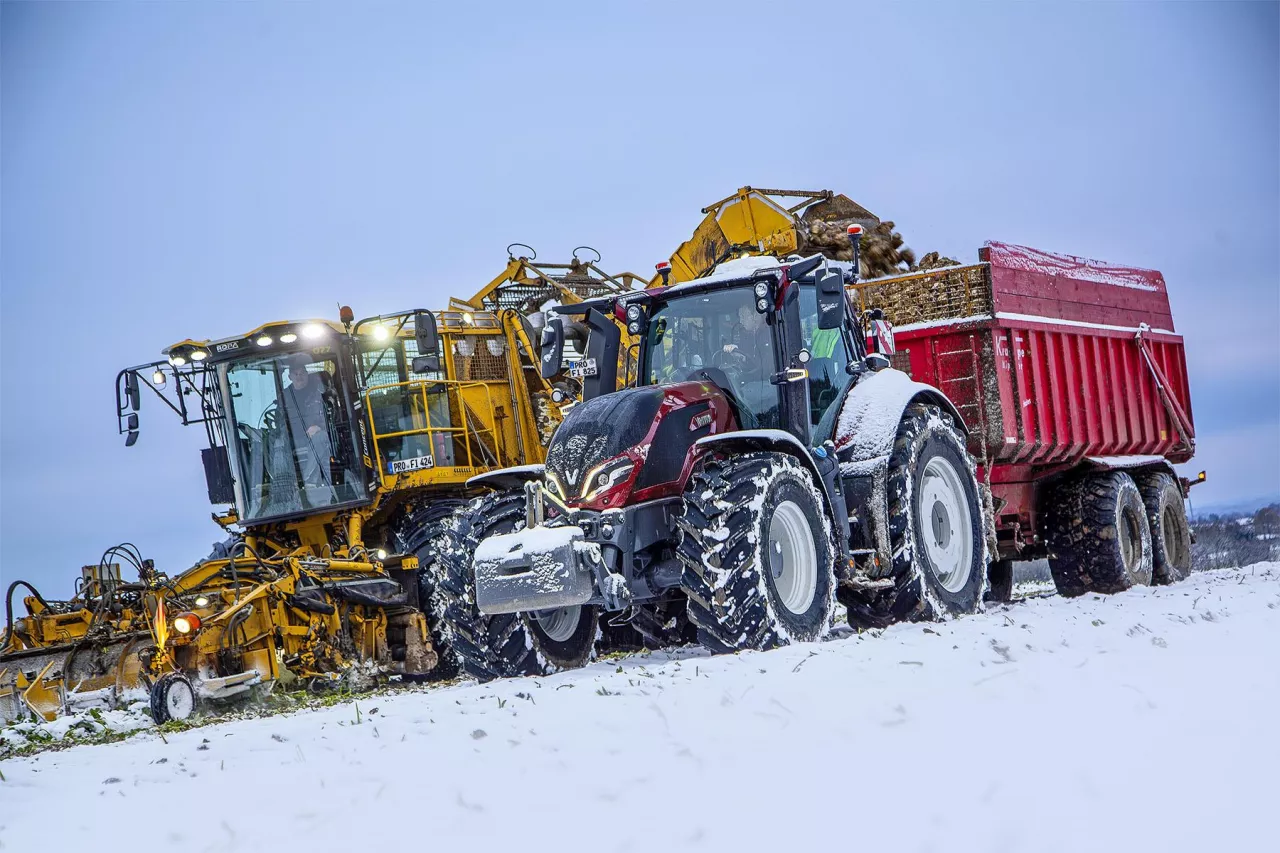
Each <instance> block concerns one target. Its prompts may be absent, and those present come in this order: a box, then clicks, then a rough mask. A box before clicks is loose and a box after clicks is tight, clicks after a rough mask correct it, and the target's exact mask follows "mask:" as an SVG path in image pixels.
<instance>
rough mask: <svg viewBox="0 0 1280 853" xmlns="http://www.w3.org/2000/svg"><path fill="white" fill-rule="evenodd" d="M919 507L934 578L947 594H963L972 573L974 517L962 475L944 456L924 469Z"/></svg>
mask: <svg viewBox="0 0 1280 853" xmlns="http://www.w3.org/2000/svg"><path fill="white" fill-rule="evenodd" d="M919 506H920V521H921V525H920V526H921V528H922V530H923V533H924V553H925V557H926V558H928V560H929V565H930V566H932V568H933V574H934V577H936V578H937V580H938V583H939V585H941V587H942V588H943V589H945V590H946V591H947V592H953V593H954V592H960V591H961V590H963V589H964V588H965V586H966V585H967V584H968V583H969V578H970V576H971V575H972V574H973V516H972V514H971V512H970V509H969V502H968V501H967V500H966V499H965V489H964V481H963V480H961V479H960V473H959V472H958V471H956V469H955V466H954V465H952V464H951V463H950V462H949V461H948V460H947V459H945V458H944V457H942V456H935V457H933V458H932V459H930V460H929V461H928V463H927V464H926V465H925V466H924V476H923V477H921V478H920V504H919Z"/></svg>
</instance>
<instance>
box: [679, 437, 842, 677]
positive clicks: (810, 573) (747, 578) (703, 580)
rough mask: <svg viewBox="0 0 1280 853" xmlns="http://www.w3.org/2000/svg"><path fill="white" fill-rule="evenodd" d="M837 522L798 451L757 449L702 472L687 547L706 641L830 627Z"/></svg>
mask: <svg viewBox="0 0 1280 853" xmlns="http://www.w3.org/2000/svg"><path fill="white" fill-rule="evenodd" d="M831 527H832V526H831V523H830V520H829V519H828V518H827V514H826V510H825V508H824V502H823V500H822V498H821V497H820V495H819V493H818V491H817V489H816V488H815V486H814V482H813V477H812V476H811V475H810V473H809V471H808V469H807V468H805V467H804V466H803V465H801V464H800V463H799V462H798V461H797V460H796V459H795V458H794V457H791V456H788V455H786V454H781V453H749V454H744V455H740V456H734V457H733V458H731V459H723V460H712V461H709V462H707V463H706V464H705V465H704V466H703V467H702V468H701V469H700V470H698V471H696V472H695V473H694V475H693V476H692V477H691V478H690V480H689V484H688V486H687V487H686V489H685V513H684V515H683V517H682V518H681V519H680V529H681V532H682V534H683V535H682V537H681V542H680V547H679V551H678V556H679V559H680V562H681V565H682V568H683V577H682V581H681V585H682V587H683V588H684V591H685V594H686V595H687V596H688V616H689V619H690V620H691V621H692V622H693V624H694V625H696V626H697V629H698V640H699V642H700V643H702V644H703V645H704V646H706V647H707V648H709V649H711V650H712V651H713V652H717V653H725V652H733V651H738V650H740V649H768V648H772V647H774V646H781V645H786V644H787V643H789V642H791V641H793V640H795V641H808V640H817V639H820V638H822V637H824V636H826V634H827V632H828V631H829V630H830V629H831V614H832V610H833V608H834V590H835V543H834V541H833V537H832V534H831ZM762 545H763V547H762Z"/></svg>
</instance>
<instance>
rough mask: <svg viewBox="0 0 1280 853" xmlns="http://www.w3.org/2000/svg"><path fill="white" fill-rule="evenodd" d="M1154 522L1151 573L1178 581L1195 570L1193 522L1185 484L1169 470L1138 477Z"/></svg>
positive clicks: (1160, 578) (1164, 580)
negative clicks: (1187, 502)
mask: <svg viewBox="0 0 1280 853" xmlns="http://www.w3.org/2000/svg"><path fill="white" fill-rule="evenodd" d="M1134 481H1135V482H1136V483H1137V484H1138V492H1139V493H1141V495H1142V503H1143V505H1144V506H1146V508H1147V523H1148V524H1149V525H1150V526H1151V576H1152V578H1153V579H1154V580H1155V582H1156V583H1165V584H1168V583H1177V582H1178V581H1181V580H1186V579H1187V577H1188V576H1189V575H1190V574H1191V524H1190V523H1189V522H1188V521H1187V505H1186V502H1185V501H1184V500H1183V495H1182V488H1181V487H1180V486H1179V485H1178V481H1177V480H1175V479H1174V478H1173V475H1171V474H1169V473H1168V472H1166V471H1153V472H1149V473H1146V474H1139V475H1138V476H1136V477H1135V478H1134Z"/></svg>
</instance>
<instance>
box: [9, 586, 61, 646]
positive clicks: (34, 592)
mask: <svg viewBox="0 0 1280 853" xmlns="http://www.w3.org/2000/svg"><path fill="white" fill-rule="evenodd" d="M19 586H25V587H26V588H27V589H29V590H31V594H32V595H34V596H35V597H36V601H38V602H40V603H41V604H42V605H43V606H44V608H45V609H46V610H49V609H51V608H50V607H49V602H47V601H45V600H44V596H43V595H41V594H40V590H38V589H36V588H35V587H34V586H32V585H31V584H29V583H27V582H26V581H22V580H18V581H14V582H13V583H11V584H9V591H8V592H6V593H5V594H4V624H5V632H4V636H5V642H6V643H8V642H9V641H10V639H11V638H12V637H13V592H14V590H16V589H17V588H18V587H19Z"/></svg>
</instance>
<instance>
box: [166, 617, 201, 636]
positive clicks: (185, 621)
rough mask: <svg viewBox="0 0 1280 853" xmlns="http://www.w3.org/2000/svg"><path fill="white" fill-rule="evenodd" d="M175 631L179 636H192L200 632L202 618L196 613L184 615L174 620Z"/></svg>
mask: <svg viewBox="0 0 1280 853" xmlns="http://www.w3.org/2000/svg"><path fill="white" fill-rule="evenodd" d="M173 630H175V631H177V632H178V633H179V634H190V633H192V632H194V631H199V630H200V617H199V616H197V615H195V614H194V613H183V614H180V615H179V616H178V618H176V619H174V620H173Z"/></svg>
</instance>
